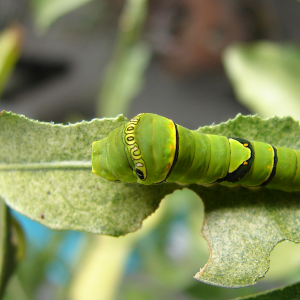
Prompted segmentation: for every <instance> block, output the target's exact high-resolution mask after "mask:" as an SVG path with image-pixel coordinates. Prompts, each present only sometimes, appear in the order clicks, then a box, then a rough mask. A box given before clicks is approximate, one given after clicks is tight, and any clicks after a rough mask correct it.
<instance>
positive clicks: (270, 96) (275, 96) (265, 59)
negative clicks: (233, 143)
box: [223, 41, 300, 120]
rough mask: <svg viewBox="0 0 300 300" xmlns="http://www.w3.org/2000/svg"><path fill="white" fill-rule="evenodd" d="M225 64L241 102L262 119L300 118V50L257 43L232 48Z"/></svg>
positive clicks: (296, 47) (287, 46)
mask: <svg viewBox="0 0 300 300" xmlns="http://www.w3.org/2000/svg"><path fill="white" fill-rule="evenodd" d="M223 58H224V59H223V62H224V65H225V69H226V72H227V75H228V77H229V79H230V80H231V82H232V84H233V89H234V91H235V93H236V95H237V98H238V100H239V101H240V102H241V103H242V104H243V105H244V106H245V107H247V108H248V109H249V110H250V111H251V112H253V113H258V114H259V115H260V116H262V117H272V116H274V115H276V116H280V117H283V116H286V115H290V116H293V117H294V118H295V119H297V120H299V119H300V85H299V81H300V48H299V47H298V46H296V45H291V44H276V43H272V42H266V41H263V42H255V43H251V44H235V45H232V46H229V47H228V48H227V49H226V51H225V53H224V57H223Z"/></svg>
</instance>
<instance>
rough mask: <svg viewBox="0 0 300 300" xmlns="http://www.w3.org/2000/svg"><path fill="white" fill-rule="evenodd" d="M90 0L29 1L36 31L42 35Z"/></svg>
mask: <svg viewBox="0 0 300 300" xmlns="http://www.w3.org/2000/svg"><path fill="white" fill-rule="evenodd" d="M91 1H92V0H30V1H29V2H30V5H31V8H32V12H33V14H34V22H35V28H36V31H37V32H38V33H40V34H44V33H45V32H46V31H47V30H48V29H49V27H50V26H51V25H52V24H53V23H54V22H55V21H56V20H57V19H59V18H60V17H62V16H63V15H65V14H67V13H69V12H71V11H73V10H75V9H76V8H79V7H81V6H82V5H84V4H87V3H89V2H91Z"/></svg>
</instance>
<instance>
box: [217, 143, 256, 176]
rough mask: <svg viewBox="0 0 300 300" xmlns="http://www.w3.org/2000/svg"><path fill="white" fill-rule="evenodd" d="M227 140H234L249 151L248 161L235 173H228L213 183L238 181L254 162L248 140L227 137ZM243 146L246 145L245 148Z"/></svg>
mask: <svg viewBox="0 0 300 300" xmlns="http://www.w3.org/2000/svg"><path fill="white" fill-rule="evenodd" d="M228 139H233V140H236V141H238V142H239V143H241V144H243V145H244V147H246V148H248V149H250V158H249V159H248V160H246V162H247V164H246V165H244V164H241V165H240V166H239V167H238V168H237V169H236V170H235V171H233V172H232V173H229V172H228V173H227V175H226V176H225V177H223V178H220V179H218V180H217V181H215V182H222V181H227V182H238V181H240V180H241V179H242V178H243V177H244V176H245V175H246V174H247V173H248V172H249V171H250V169H251V166H252V164H253V161H254V157H255V153H254V148H253V146H252V144H251V143H250V142H249V141H248V140H245V139H241V138H233V137H228ZM245 144H247V146H245Z"/></svg>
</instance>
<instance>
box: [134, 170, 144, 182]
mask: <svg viewBox="0 0 300 300" xmlns="http://www.w3.org/2000/svg"><path fill="white" fill-rule="evenodd" d="M135 173H136V175H137V177H138V178H139V179H141V180H144V179H145V176H144V173H143V172H142V171H141V170H139V169H135Z"/></svg>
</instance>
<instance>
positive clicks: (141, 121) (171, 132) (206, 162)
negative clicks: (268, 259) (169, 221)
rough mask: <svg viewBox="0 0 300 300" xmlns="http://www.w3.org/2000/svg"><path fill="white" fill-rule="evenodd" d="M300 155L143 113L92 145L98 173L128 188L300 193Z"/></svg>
mask: <svg viewBox="0 0 300 300" xmlns="http://www.w3.org/2000/svg"><path fill="white" fill-rule="evenodd" d="M298 165H300V151H297V150H292V149H287V148H280V147H276V148H275V147H274V146H272V145H270V144H266V143H261V142H253V141H247V140H245V139H240V138H227V137H224V136H217V135H210V134H201V133H199V132H197V131H193V130H189V129H186V128H184V127H182V126H180V125H177V124H175V123H174V122H173V121H172V120H169V119H166V118H164V117H161V116H158V115H154V114H150V113H143V114H139V115H137V116H136V117H134V118H132V119H131V120H130V121H129V122H128V123H126V124H125V125H123V126H120V127H118V128H116V129H115V130H113V131H112V132H111V133H110V134H109V135H108V136H107V137H106V138H104V139H102V140H100V141H97V142H94V143H93V154H92V167H93V170H92V171H93V173H95V174H97V175H99V176H101V177H103V178H105V179H107V180H109V181H122V182H127V183H134V182H138V183H140V184H147V185H149V184H157V183H163V182H177V183H180V184H191V183H196V184H203V185H207V184H214V183H219V184H222V185H227V186H236V185H239V184H241V185H243V186H246V187H259V186H266V187H267V188H270V189H278V190H284V191H288V192H292V191H300V168H298Z"/></svg>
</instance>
